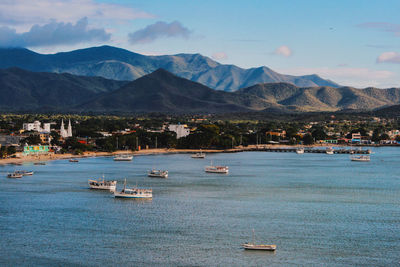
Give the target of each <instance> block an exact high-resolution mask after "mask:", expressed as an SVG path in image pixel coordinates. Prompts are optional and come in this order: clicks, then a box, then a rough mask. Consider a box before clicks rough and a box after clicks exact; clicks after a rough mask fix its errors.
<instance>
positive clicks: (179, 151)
mask: <svg viewBox="0 0 400 267" xmlns="http://www.w3.org/2000/svg"><path fill="white" fill-rule="evenodd" d="M333 146H334V147H352V146H348V145H326V144H313V145H307V146H304V145H250V146H247V147H240V146H239V147H235V148H231V149H176V148H170V149H168V148H152V149H143V150H139V151H132V150H118V151H114V152H92V151H86V152H84V153H83V154H82V155H74V154H69V153H68V154H48V155H35V156H22V155H21V153H17V157H16V158H7V159H0V165H6V164H22V163H26V162H31V163H34V162H44V161H52V160H63V159H73V158H89V157H112V156H115V155H118V154H131V155H134V156H140V155H157V154H192V153H198V152H200V151H202V152H204V153H238V152H246V151H254V150H255V149H257V148H259V149H262V148H289V147H290V148H298V147H304V148H314V147H333ZM353 147H354V146H353Z"/></svg>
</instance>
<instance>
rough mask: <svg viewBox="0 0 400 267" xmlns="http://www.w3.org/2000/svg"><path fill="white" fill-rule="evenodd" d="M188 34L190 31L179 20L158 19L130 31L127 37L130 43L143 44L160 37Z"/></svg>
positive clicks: (185, 36)
mask: <svg viewBox="0 0 400 267" xmlns="http://www.w3.org/2000/svg"><path fill="white" fill-rule="evenodd" d="M190 34H191V31H190V30H189V29H188V28H186V27H185V26H183V25H182V24H181V23H180V22H179V21H173V22H171V23H167V22H164V21H158V22H156V23H154V24H150V25H148V26H146V27H145V28H143V29H140V30H138V31H135V32H133V33H130V34H129V35H128V37H129V42H130V43H131V44H145V43H151V42H153V41H155V40H156V39H158V38H162V37H182V38H186V39H187V38H189V36H190Z"/></svg>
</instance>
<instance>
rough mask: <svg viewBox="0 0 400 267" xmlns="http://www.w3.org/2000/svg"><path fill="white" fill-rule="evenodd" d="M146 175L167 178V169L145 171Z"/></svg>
mask: <svg viewBox="0 0 400 267" xmlns="http://www.w3.org/2000/svg"><path fill="white" fill-rule="evenodd" d="M147 176H149V177H154V178H168V171H167V170H164V171H163V170H154V169H153V170H151V171H149V172H148V173H147Z"/></svg>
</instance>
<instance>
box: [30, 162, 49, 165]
mask: <svg viewBox="0 0 400 267" xmlns="http://www.w3.org/2000/svg"><path fill="white" fill-rule="evenodd" d="M33 165H46V162H35V163H33Z"/></svg>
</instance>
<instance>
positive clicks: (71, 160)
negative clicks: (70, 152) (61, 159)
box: [69, 159, 79, 162]
mask: <svg viewBox="0 0 400 267" xmlns="http://www.w3.org/2000/svg"><path fill="white" fill-rule="evenodd" d="M69 162H79V160H77V159H70V160H69Z"/></svg>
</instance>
